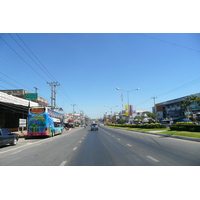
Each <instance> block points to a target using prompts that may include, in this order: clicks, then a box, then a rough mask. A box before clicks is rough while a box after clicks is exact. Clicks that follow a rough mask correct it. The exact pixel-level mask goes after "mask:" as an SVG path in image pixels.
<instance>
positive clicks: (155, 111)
mask: <svg viewBox="0 0 200 200" xmlns="http://www.w3.org/2000/svg"><path fill="white" fill-rule="evenodd" d="M151 98H152V99H153V100H154V113H155V114H156V122H157V110H156V100H155V99H156V98H157V97H151Z"/></svg>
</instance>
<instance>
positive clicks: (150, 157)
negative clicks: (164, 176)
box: [147, 156, 160, 162]
mask: <svg viewBox="0 0 200 200" xmlns="http://www.w3.org/2000/svg"><path fill="white" fill-rule="evenodd" d="M147 158H149V159H151V160H153V161H154V162H160V161H159V160H157V159H155V158H153V157H152V156H147Z"/></svg>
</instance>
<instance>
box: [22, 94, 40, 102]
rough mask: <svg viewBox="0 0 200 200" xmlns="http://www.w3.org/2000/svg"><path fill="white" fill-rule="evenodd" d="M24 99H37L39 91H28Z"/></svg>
mask: <svg viewBox="0 0 200 200" xmlns="http://www.w3.org/2000/svg"><path fill="white" fill-rule="evenodd" d="M24 99H29V100H37V99H38V94H37V93H26V94H24Z"/></svg>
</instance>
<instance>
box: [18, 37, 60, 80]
mask: <svg viewBox="0 0 200 200" xmlns="http://www.w3.org/2000/svg"><path fill="white" fill-rule="evenodd" d="M16 35H17V37H18V38H19V39H20V40H21V41H22V43H23V44H24V45H25V46H26V47H27V49H28V50H29V51H30V52H31V53H32V55H33V56H34V57H35V58H36V59H37V61H38V62H39V63H40V64H41V65H42V66H43V68H45V70H46V71H47V72H48V73H49V75H50V76H51V77H50V76H49V75H48V74H47V73H46V72H45V71H44V70H43V69H42V68H41V67H40V66H39V65H38V64H37V63H36V62H35V61H34V60H33V59H32V58H31V59H32V60H33V61H34V62H35V63H36V64H37V66H38V67H39V68H40V69H41V70H42V71H43V72H44V73H45V74H46V75H47V76H48V77H49V78H50V79H52V78H53V79H55V78H54V77H53V75H52V74H51V73H50V72H49V71H48V69H47V68H46V67H45V66H44V65H43V64H42V63H41V61H40V60H39V59H38V58H37V56H36V55H35V54H34V53H33V52H32V51H31V49H30V48H29V47H28V46H27V44H26V43H25V42H24V41H23V40H22V38H21V37H20V36H19V35H18V34H17V33H16ZM29 57H30V56H29ZM53 79H52V80H53ZM55 80H56V79H55Z"/></svg>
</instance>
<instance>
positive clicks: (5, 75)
mask: <svg viewBox="0 0 200 200" xmlns="http://www.w3.org/2000/svg"><path fill="white" fill-rule="evenodd" d="M0 73H1V74H2V75H4V76H6V77H7V78H9V79H11V80H12V81H14V82H16V83H18V84H19V85H21V86H23V87H25V88H27V89H28V90H31V91H32V89H30V88H28V87H26V86H25V85H23V84H21V83H19V82H18V81H16V80H14V79H12V78H10V77H9V76H7V75H5V74H4V73H2V72H0Z"/></svg>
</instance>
